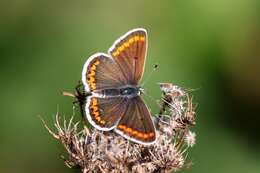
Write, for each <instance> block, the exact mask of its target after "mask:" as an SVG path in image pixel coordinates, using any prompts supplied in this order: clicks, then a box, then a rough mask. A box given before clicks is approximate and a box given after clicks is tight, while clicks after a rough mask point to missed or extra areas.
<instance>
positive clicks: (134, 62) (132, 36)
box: [109, 28, 147, 85]
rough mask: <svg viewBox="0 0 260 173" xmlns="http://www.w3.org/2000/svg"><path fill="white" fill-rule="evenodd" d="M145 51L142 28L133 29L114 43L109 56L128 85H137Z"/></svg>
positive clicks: (145, 37)
mask: <svg viewBox="0 0 260 173" xmlns="http://www.w3.org/2000/svg"><path fill="white" fill-rule="evenodd" d="M146 49H147V34H146V30H145V29H142V28H137V29H133V30H131V31H129V32H127V33H126V34H125V35H123V36H122V37H120V38H119V39H118V40H116V41H115V43H114V44H113V46H112V47H111V48H110V49H109V54H110V55H111V56H112V57H113V58H114V60H115V61H116V62H117V64H118V65H119V67H120V68H121V70H122V72H123V74H124V76H125V78H126V79H127V81H128V84H132V85H137V84H138V82H139V81H140V79H141V77H142V75H143V71H144V63H145V57H146Z"/></svg>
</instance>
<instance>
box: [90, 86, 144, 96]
mask: <svg viewBox="0 0 260 173" xmlns="http://www.w3.org/2000/svg"><path fill="white" fill-rule="evenodd" d="M141 91H142V90H141V88H140V87H138V86H135V85H127V86H123V87H119V88H108V89H102V90H95V91H93V93H92V94H93V95H99V96H102V97H104V98H110V97H127V98H133V97H136V96H139V95H141Z"/></svg>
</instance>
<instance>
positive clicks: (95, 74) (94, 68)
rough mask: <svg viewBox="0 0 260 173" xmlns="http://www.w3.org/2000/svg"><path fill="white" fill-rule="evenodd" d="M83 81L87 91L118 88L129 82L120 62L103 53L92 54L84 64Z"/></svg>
mask: <svg viewBox="0 0 260 173" xmlns="http://www.w3.org/2000/svg"><path fill="white" fill-rule="evenodd" d="M82 82H83V84H84V87H85V91H87V92H91V91H94V90H102V89H106V88H116V87H118V86H123V85H125V84H126V83H127V81H126V79H125V77H124V76H123V73H122V72H121V69H120V68H119V66H118V64H117V63H116V62H115V61H114V60H113V59H112V58H111V57H110V56H109V55H106V54H103V53H96V54H94V55H92V56H91V57H90V58H89V59H88V60H87V61H86V63H85V64H84V67H83V71H82Z"/></svg>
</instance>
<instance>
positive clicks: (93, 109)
mask: <svg viewBox="0 0 260 173" xmlns="http://www.w3.org/2000/svg"><path fill="white" fill-rule="evenodd" d="M90 108H91V109H92V111H93V112H96V111H97V110H98V107H97V106H91V107H90Z"/></svg>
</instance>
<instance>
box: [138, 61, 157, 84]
mask: <svg viewBox="0 0 260 173" xmlns="http://www.w3.org/2000/svg"><path fill="white" fill-rule="evenodd" d="M157 68H158V64H154V65H153V70H152V71H151V72H150V73H149V75H148V76H147V78H146V79H144V81H143V83H142V84H141V87H142V88H143V87H144V85H145V83H146V82H147V81H148V80H149V79H150V78H151V76H152V74H153V72H154V71H155V70H156V69H157Z"/></svg>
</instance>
